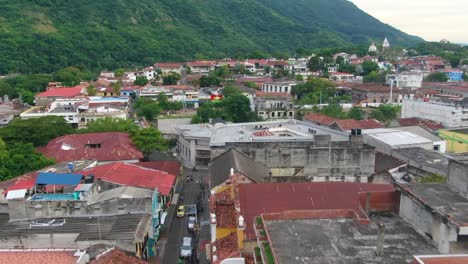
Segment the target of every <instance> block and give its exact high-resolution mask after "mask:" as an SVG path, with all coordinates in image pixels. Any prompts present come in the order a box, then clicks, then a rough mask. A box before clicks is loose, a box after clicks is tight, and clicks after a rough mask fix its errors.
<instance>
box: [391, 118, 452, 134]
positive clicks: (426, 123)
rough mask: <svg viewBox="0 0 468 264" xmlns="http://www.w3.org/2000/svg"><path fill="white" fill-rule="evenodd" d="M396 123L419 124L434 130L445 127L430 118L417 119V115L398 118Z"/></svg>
mask: <svg viewBox="0 0 468 264" xmlns="http://www.w3.org/2000/svg"><path fill="white" fill-rule="evenodd" d="M398 124H399V125H400V126H420V127H423V128H426V129H428V130H434V131H435V130H439V129H444V128H445V127H444V126H443V125H442V124H440V123H437V122H434V121H432V120H425V119H419V118H417V117H409V118H399V119H398Z"/></svg>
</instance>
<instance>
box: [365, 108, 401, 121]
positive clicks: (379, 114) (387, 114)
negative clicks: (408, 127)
mask: <svg viewBox="0 0 468 264" xmlns="http://www.w3.org/2000/svg"><path fill="white" fill-rule="evenodd" d="M400 110H401V107H400V106H396V105H395V106H394V105H391V104H381V105H380V106H379V107H378V108H376V109H374V110H372V112H371V113H370V117H371V118H375V119H377V120H379V121H380V122H384V123H387V122H389V121H391V120H393V119H395V118H397V116H398V113H399V112H400Z"/></svg>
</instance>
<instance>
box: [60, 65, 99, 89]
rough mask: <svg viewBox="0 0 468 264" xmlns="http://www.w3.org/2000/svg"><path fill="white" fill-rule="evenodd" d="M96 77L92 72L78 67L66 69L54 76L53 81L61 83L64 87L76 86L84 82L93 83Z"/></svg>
mask: <svg viewBox="0 0 468 264" xmlns="http://www.w3.org/2000/svg"><path fill="white" fill-rule="evenodd" d="M95 77H96V76H95V74H93V73H92V72H91V71H89V70H86V69H80V68H77V67H66V68H63V69H61V70H58V71H56V72H54V73H53V74H52V78H53V80H54V81H56V82H61V83H62V84H63V85H64V86H75V85H78V84H80V82H81V81H83V80H85V81H91V80H93V79H94V78H95Z"/></svg>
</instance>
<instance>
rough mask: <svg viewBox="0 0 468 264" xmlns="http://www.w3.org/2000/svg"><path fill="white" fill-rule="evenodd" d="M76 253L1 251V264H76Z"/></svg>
mask: <svg viewBox="0 0 468 264" xmlns="http://www.w3.org/2000/svg"><path fill="white" fill-rule="evenodd" d="M74 253H75V251H0V263H8V264H43V263H47V264H75V263H76V261H77V260H78V257H75V256H73V254H74Z"/></svg>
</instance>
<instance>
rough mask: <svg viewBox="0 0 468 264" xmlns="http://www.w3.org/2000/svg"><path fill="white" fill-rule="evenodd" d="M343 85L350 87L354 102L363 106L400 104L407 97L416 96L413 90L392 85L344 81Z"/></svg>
mask: <svg viewBox="0 0 468 264" xmlns="http://www.w3.org/2000/svg"><path fill="white" fill-rule="evenodd" d="M341 86H342V87H343V88H346V89H350V90H351V96H352V101H353V103H354V104H359V105H361V106H363V107H367V106H374V107H378V106H379V105H381V104H385V103H394V104H400V103H401V102H402V101H403V99H405V98H414V92H412V91H411V90H408V89H400V88H397V87H393V88H392V87H391V86H383V85H376V84H359V83H344V84H342V85H341Z"/></svg>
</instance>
